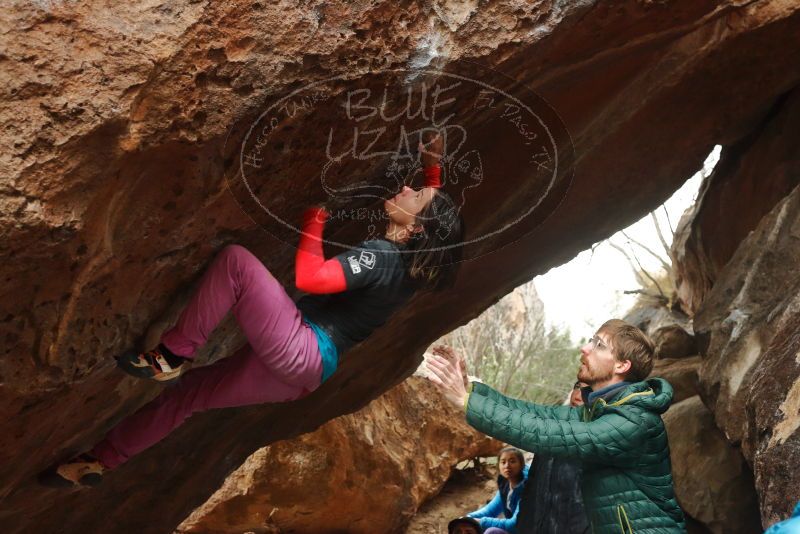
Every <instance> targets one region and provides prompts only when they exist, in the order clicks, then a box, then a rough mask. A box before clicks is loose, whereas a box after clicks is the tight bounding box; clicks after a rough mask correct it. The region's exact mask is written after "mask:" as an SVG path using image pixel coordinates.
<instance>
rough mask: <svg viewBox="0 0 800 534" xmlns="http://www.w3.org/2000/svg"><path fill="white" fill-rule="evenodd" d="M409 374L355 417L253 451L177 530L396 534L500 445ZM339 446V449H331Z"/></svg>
mask: <svg viewBox="0 0 800 534" xmlns="http://www.w3.org/2000/svg"><path fill="white" fill-rule="evenodd" d="M459 415H460V414H459V413H458V410H457V409H456V408H454V407H453V406H452V405H450V404H449V403H446V402H445V401H444V399H443V398H442V396H441V394H440V393H439V392H438V391H437V390H436V389H435V388H434V387H433V385H432V384H431V383H430V382H428V381H427V380H426V379H424V378H421V377H417V376H414V377H412V378H409V379H408V380H406V381H405V382H403V383H402V384H400V385H399V386H397V387H395V388H393V389H391V390H390V391H388V392H387V393H385V394H383V395H382V396H381V397H379V398H378V399H376V400H374V401H372V402H371V403H370V404H369V405H368V406H366V407H365V408H363V409H361V410H359V411H358V412H356V413H354V414H351V415H345V416H342V417H338V418H336V419H334V420H333V421H330V422H328V423H326V424H325V425H323V426H322V427H320V428H319V429H317V430H316V431H314V432H312V433H310V434H304V435H303V436H300V437H298V438H295V439H291V440H286V441H280V442H278V443H275V444H273V445H270V446H269V447H265V448H263V449H260V450H258V451H257V452H256V453H255V454H253V455H252V456H250V458H248V459H247V461H246V462H245V463H244V464H243V465H242V466H241V467H240V468H239V469H237V470H236V471H235V472H234V473H232V474H231V476H229V477H228V479H227V480H226V481H225V484H224V485H223V486H222V488H220V489H219V490H218V491H217V492H216V493H215V494H214V495H212V496H211V499H209V500H208V502H206V503H205V504H204V505H203V506H201V507H200V508H199V509H197V510H196V511H195V512H194V513H193V514H192V515H191V516H190V517H189V518H188V519H187V520H186V521H184V522H183V523H182V524H181V525H180V526H179V527H178V532H182V533H189V532H197V533H204V534H216V533H240V532H244V531H248V530H250V531H256V532H258V531H259V529H262V528H264V527H265V524H267V525H269V526H271V527H273V528H277V529H279V531H280V532H308V533H312V532H349V533H352V534H357V533H364V534H369V533H373V532H386V533H390V532H402V531H403V527H404V526H405V525H406V524H407V523H408V521H409V520H410V519H411V516H412V515H413V514H414V513H415V512H416V511H417V509H418V508H419V506H420V504H422V503H423V502H424V501H426V500H427V499H429V498H430V497H432V496H433V495H436V494H438V493H439V491H440V490H441V488H442V487H443V486H444V484H445V482H447V479H448V478H449V477H450V471H451V469H452V468H453V467H455V465H456V464H457V463H458V462H460V461H462V460H466V459H471V458H475V457H479V456H493V455H495V454H497V452H498V451H499V450H500V448H501V447H502V443H500V442H498V441H496V440H493V439H490V438H488V437H486V436H485V435H483V434H480V433H478V432H477V431H475V430H474V429H472V428H471V427H470V426H468V425H467V424H466V423H465V422H464V418H463V417H459ZM331 444H336V446H333V447H332V446H331Z"/></svg>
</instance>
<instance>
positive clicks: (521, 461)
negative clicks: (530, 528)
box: [467, 447, 528, 534]
mask: <svg viewBox="0 0 800 534" xmlns="http://www.w3.org/2000/svg"><path fill="white" fill-rule="evenodd" d="M497 467H498V468H499V469H500V474H499V475H497V493H495V495H494V498H493V499H492V500H491V501H489V503H488V504H487V505H486V506H484V507H483V508H481V509H479V510H475V511H474V512H472V513H470V514H467V517H473V518H475V519H477V520H478V521H480V523H481V528H483V529H484V530H483V532H484V534H515V533H516V532H517V515H518V514H519V503H520V501H521V499H522V491H523V489H524V488H525V482H526V481H527V480H528V466H527V465H525V457H524V456H523V455H522V451H521V450H519V449H517V448H515V447H506V448H504V449H503V450H501V451H500V454H499V455H498V457H497ZM501 515H502V516H503V517H498V516H501Z"/></svg>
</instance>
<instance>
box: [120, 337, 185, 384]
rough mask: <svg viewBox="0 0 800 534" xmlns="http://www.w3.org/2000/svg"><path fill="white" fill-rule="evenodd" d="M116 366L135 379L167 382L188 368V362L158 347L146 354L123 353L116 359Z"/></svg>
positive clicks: (161, 346) (163, 347)
mask: <svg viewBox="0 0 800 534" xmlns="http://www.w3.org/2000/svg"><path fill="white" fill-rule="evenodd" d="M117 366H118V367H119V368H120V369H122V370H123V371H125V372H126V373H128V374H129V375H132V376H135V377H137V378H151V379H153V380H157V381H159V382H167V381H169V380H174V379H176V378H178V377H179V376H180V375H181V373H182V372H183V371H185V370H186V369H187V368H188V367H189V361H188V360H187V359H186V358H181V357H180V356H176V355H175V354H172V353H171V352H170V351H169V349H167V348H166V347H165V346H164V345H159V346H158V347H156V348H154V349H153V350H149V351H147V352H136V351H132V350H131V351H128V352H125V353H123V354H121V355H120V356H118V357H117Z"/></svg>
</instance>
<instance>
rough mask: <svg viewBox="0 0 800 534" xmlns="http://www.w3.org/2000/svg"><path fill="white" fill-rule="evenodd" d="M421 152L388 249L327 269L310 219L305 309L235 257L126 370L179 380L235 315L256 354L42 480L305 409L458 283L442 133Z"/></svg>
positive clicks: (164, 400) (208, 371)
mask: <svg viewBox="0 0 800 534" xmlns="http://www.w3.org/2000/svg"><path fill="white" fill-rule="evenodd" d="M423 140H424V141H425V144H424V145H423V144H422V143H420V149H421V151H420V152H421V154H420V157H421V160H422V163H423V167H424V173H425V177H426V180H425V187H423V188H421V189H417V190H414V189H411V188H409V187H403V189H402V190H401V191H400V192H399V193H398V194H397V195H395V196H394V197H393V198H391V199H389V200H386V201H385V203H384V209H385V211H386V215H387V219H388V223H387V228H386V232H385V234H384V236H385V237H384V238H383V239H376V240H369V241H364V242H362V243H360V244H359V245H358V246H356V247H355V248H353V249H352V250H350V251H347V252H344V253H342V254H339V255H338V256H336V257H334V258H331V259H328V260H326V259H325V258H324V256H323V247H322V234H323V228H324V225H325V221H326V219H327V218H328V216H329V215H328V213H327V212H326V211H325V210H324V209H322V208H312V209H310V210H308V211H306V213H305V215H304V219H303V228H302V229H303V232H302V234H301V237H300V242H299V245H298V248H297V253H296V257H295V282H296V285H297V287H298V289H300V290H302V291H304V292H306V293H309V295H308V296H305V297H303V298H302V299H300V300H299V301H298V303H297V304H295V303H294V302H293V301H292V300H291V299H290V298H289V296H288V295H287V294H286V291H285V290H284V289H283V287H282V286H281V285H280V283H279V282H278V281H277V280H276V279H275V278H274V277H273V276H272V275H271V274H270V272H269V271H268V270H267V268H266V267H265V266H264V265H263V264H262V263H261V262H260V261H259V260H258V259H257V258H256V257H255V256H253V255H252V254H251V253H250V252H249V251H247V250H246V249H245V248H243V247H241V246H237V245H230V246H227V247H225V248H224V249H223V250H222V251H221V252H220V253H219V254H218V255H217V256H216V257H215V259H214V261H213V262H212V263H211V265H210V267H209V268H208V270H207V271H206V273H205V274H204V276H203V278H202V279H201V282H200V285H199V287H198V288H197V290H196V292H195V293H194V295H193V296H192V297H191V299H190V301H189V303H188V304H187V306H186V308H185V309H184V310H183V311H182V313H181V315H180V317H179V319H178V322H177V324H176V325H175V326H174V327H173V328H172V329H170V330H168V331H167V332H166V333H164V335H163V336H162V338H161V343H160V344H159V345H158V346H157V347H156V348H154V349H153V350H150V351H147V352H144V353H137V352H130V353H126V354H123V355H122V356H120V357H119V358H118V359H117V363H118V365H119V367H120V368H121V369H122V370H124V371H125V372H127V373H129V374H131V375H134V376H137V377H141V378H147V379H152V380H158V381H162V382H163V381H171V380H174V379H176V378H177V377H178V376H180V375H181V374H182V373H183V372H184V370H185V369H186V368H187V367H188V364H189V362H191V360H192V359H193V358H194V355H195V353H196V351H197V349H198V348H199V347H200V346H202V345H203V344H204V343H205V342H206V340H207V339H208V336H209V334H210V333H211V331H212V330H213V329H214V327H215V326H216V325H217V324H218V323H219V322H220V321H221V320H222V318H223V317H224V316H225V314H226V313H227V312H228V311H229V310H232V311H233V314H234V315H235V317H236V320H237V322H238V323H239V325H240V326H241V328H242V330H243V331H244V334H245V337H246V338H247V344H246V345H245V346H243V347H242V348H241V349H239V350H238V351H237V352H236V353H235V354H234V355H233V356H230V357H227V358H222V359H220V360H219V361H217V362H215V363H214V364H212V365H208V366H204V367H199V368H196V369H192V370H190V371H188V372H186V373H185V374H184V375H183V377H182V378H181V379H180V380H179V381H178V382H177V383H176V384H175V385H174V386H172V387H169V388H166V389H165V390H164V391H163V392H162V393H161V395H160V396H159V397H157V398H156V399H155V400H153V401H152V402H150V403H149V404H147V405H145V406H144V407H143V408H142V409H140V410H139V411H138V412H136V413H134V414H133V415H131V416H129V417H127V418H126V419H124V420H123V421H122V422H121V423H120V424H118V425H117V426H116V427H114V428H113V429H111V431H109V432H108V434H107V435H106V437H105V439H103V440H102V441H101V442H100V443H98V444H96V445H95V446H94V447H93V448H92V450H91V451H89V452H88V453H85V454H82V455H80V456H78V457H76V458H73V459H71V460H69V461H67V462H65V463H61V464H60V465H56V466H54V467H52V468H50V469H48V471H45V472H44V473H43V474H42V475H41V476H40V480H41V481H42V482H43V483H45V484H47V485H51V486H52V485H54V486H62V487H63V486H72V485H81V486H83V485H95V484H97V483H99V482H100V481H101V480H102V475H103V472H104V471H106V470H109V469H114V468H116V467H118V466H119V465H121V464H122V463H124V462H125V461H127V460H128V459H130V458H131V457H132V456H134V455H136V454H138V453H140V452H141V451H143V450H145V449H147V448H148V447H150V446H152V445H154V444H155V443H157V442H158V441H160V440H161V439H163V438H164V437H165V436H167V435H168V434H169V433H170V432H171V431H172V430H173V429H175V428H176V427H178V426H179V425H180V424H182V423H183V421H184V420H185V419H186V418H187V417H189V416H190V415H192V414H193V413H197V412H202V411H205V410H209V409H213V408H227V407H233V406H245V405H252V404H261V403H268V402H285V401H290V400H295V399H299V398H301V397H304V396H306V395H308V394H309V393H310V392H312V391H314V390H315V389H317V388H318V387H319V386H320V384H321V383H322V382H324V381H325V380H327V379H328V378H329V377H330V376H331V374H332V373H333V372H334V370H335V369H336V367H337V364H338V359H339V357H340V356H341V355H342V354H343V353H344V352H345V351H346V350H347V349H349V348H350V347H352V346H353V345H355V344H356V343H359V342H361V341H363V340H364V339H366V338H367V337H369V335H370V334H371V333H372V331H373V330H374V329H376V328H377V327H379V326H381V325H382V324H383V323H384V322H386V320H387V319H388V318H389V316H390V315H391V314H392V313H393V312H394V311H395V310H396V309H397V308H398V307H399V306H401V305H402V304H403V303H404V302H406V300H408V299H409V298H410V297H411V295H412V294H413V293H414V292H415V291H417V290H422V289H438V288H441V287H443V286H444V285H446V284H448V283H449V282H451V281H452V279H453V277H454V275H455V271H456V268H457V263H458V261H459V259H460V243H461V238H462V231H463V223H462V221H461V218H460V215H459V213H458V210H457V209H456V206H455V205H454V203H453V201H452V199H451V198H450V197H449V196H448V195H447V194H446V193H445V192H444V191H442V190H441V189H440V187H441V182H440V172H441V169H440V166H439V160H440V158H441V154H442V149H443V140H442V138H441V136H440V135H439V134H438V133H437V134H430V135H427V134H426V135H424V136H423Z"/></svg>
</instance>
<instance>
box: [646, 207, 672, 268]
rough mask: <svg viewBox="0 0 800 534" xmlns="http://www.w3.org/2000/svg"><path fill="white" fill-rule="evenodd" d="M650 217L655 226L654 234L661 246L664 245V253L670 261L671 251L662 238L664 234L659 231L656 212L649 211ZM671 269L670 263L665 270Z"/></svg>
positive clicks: (659, 225)
mask: <svg viewBox="0 0 800 534" xmlns="http://www.w3.org/2000/svg"><path fill="white" fill-rule="evenodd" d="M650 217H652V219H653V226H655V227H656V234H658V240H659V241H661V246H662V247H664V253H666V255H667V258H670V261H672V253H671V250H670V248H669V245H668V244H667V240H666V239H664V234H663V233H662V232H661V224H659V222H658V217H656V212H655V211H651V212H650ZM671 271H672V265H670V269H668V270H667V272H671Z"/></svg>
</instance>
